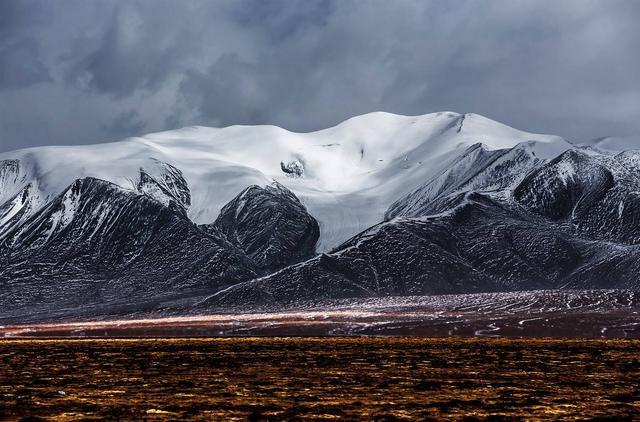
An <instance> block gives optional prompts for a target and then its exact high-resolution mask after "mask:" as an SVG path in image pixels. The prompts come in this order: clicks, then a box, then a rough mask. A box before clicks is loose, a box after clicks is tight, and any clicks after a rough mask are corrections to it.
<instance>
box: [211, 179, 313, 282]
mask: <svg viewBox="0 0 640 422" xmlns="http://www.w3.org/2000/svg"><path fill="white" fill-rule="evenodd" d="M209 230H212V231H213V232H214V233H220V234H222V235H223V236H224V237H225V238H226V239H227V240H228V241H229V242H231V243H233V244H234V245H236V246H237V247H238V248H240V249H241V250H243V251H244V252H245V253H246V254H247V256H248V257H249V258H251V259H252V260H253V261H254V262H255V264H256V266H257V267H258V268H260V269H262V270H263V271H265V272H272V271H276V270H278V269H280V268H283V267H285V266H287V265H290V264H293V263H296V262H299V261H302V260H304V259H308V258H310V257H312V256H313V254H314V250H315V244H316V242H317V240H318V236H319V233H320V229H319V227H318V222H317V221H316V220H315V219H314V218H313V217H312V216H310V215H309V213H308V212H307V210H306V208H305V207H304V205H302V204H301V203H300V201H299V200H298V198H297V197H296V196H295V195H294V194H293V193H292V192H291V191H290V190H288V189H287V188H285V187H284V186H282V185H280V184H278V183H273V184H272V185H270V186H266V187H264V188H261V187H259V186H250V187H248V188H247V189H245V190H244V191H242V193H240V194H239V195H238V196H237V197H235V198H234V199H233V200H232V201H231V202H229V203H228V204H227V205H225V206H224V208H222V211H221V212H220V216H219V217H218V218H217V219H216V221H215V223H213V225H211V226H210V228H209Z"/></svg>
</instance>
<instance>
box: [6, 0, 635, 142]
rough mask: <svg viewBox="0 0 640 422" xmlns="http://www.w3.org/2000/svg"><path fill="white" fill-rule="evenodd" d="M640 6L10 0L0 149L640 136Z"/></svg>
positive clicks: (578, 0)
mask: <svg viewBox="0 0 640 422" xmlns="http://www.w3.org/2000/svg"><path fill="white" fill-rule="evenodd" d="M638 22H640V2H638V1H635V0H613V1H611V0H601V1H590V0H562V1H558V0H553V1H550V0H549V1H546V0H531V1H517V0H488V1H473V0H469V1H460V0H451V1H437V0H433V1H423V0H419V1H410V0H399V1H393V2H391V1H388V0H379V1H376V0H371V1H349V0H335V1H331V0H248V1H197V0H186V1H163V0H148V1H140V0H126V1H125V0H119V1H112V0H109V1H98V0H92V1H86V0H66V1H57V2H56V1H49V0H35V1H34V0H3V1H2V2H0V151H6V150H11V149H16V148H23V147H28V146H36V145H49V144H83V143H94V142H102V141H110V140H116V139H120V138H123V137H126V136H134V135H139V134H142V133H146V132H153V131H159V130H165V129H170V128H176V127H180V126H187V125H195V124H198V125H207V126H226V125H232V124H275V125H278V126H282V127H285V128H287V129H290V130H295V131H308V130H316V129H320V128H324V127H328V126H332V125H334V124H337V123H339V122H340V121H342V120H345V119H347V118H349V117H351V116H353V115H357V114H362V113H367V112H371V111H377V110H384V111H389V112H393V113H400V114H424V113H429V112H434V111H442V110H452V111H458V112H474V113H479V114H483V115H486V116H487V117H490V118H493V119H496V120H499V121H501V122H504V123H506V124H509V125H511V126H514V127H517V128H520V129H524V130H528V131H534V132H544V133H554V134H558V135H562V136H564V137H566V138H567V139H569V140H573V141H585V140H588V139H592V138H597V137H602V136H607V135H613V136H637V135H640V118H639V114H640V113H639V110H640V72H639V71H638V69H640V54H638V51H640V25H638Z"/></svg>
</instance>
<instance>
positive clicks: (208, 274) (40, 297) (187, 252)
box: [0, 178, 255, 312]
mask: <svg viewBox="0 0 640 422" xmlns="http://www.w3.org/2000/svg"><path fill="white" fill-rule="evenodd" d="M0 262H1V263H2V265H1V266H0V285H1V286H2V288H1V289H0V290H1V293H0V298H1V301H2V303H3V305H4V306H3V311H4V312H7V311H9V310H10V309H11V308H13V309H19V308H24V307H25V306H29V308H30V309H34V308H38V307H47V306H50V307H53V308H60V307H62V306H74V305H76V306H77V305H89V304H91V303H95V302H109V301H117V300H132V301H135V299H136V298H141V297H144V298H151V297H153V296H167V295H172V294H176V293H177V292H178V293H179V292H180V291H183V290H188V289H209V290H215V289H219V288H224V287H226V286H229V285H231V284H234V283H237V282H239V281H242V280H246V279H249V278H251V277H253V276H255V271H254V267H253V263H252V262H251V260H249V259H247V258H246V257H245V256H244V254H243V253H242V252H241V251H239V250H238V249H237V248H235V247H234V246H233V245H231V244H230V243H228V242H226V241H225V240H222V239H220V238H217V237H215V236H211V235H208V234H206V233H204V232H203V231H202V230H200V229H198V227H197V226H196V225H195V224H193V223H192V222H190V221H189V220H188V219H187V218H186V216H184V213H183V212H182V210H181V209H180V207H179V206H178V205H175V204H169V205H168V206H166V205H163V204H162V203H161V202H159V201H157V200H155V199H153V198H151V197H149V196H148V195H141V194H138V193H136V192H134V191H129V190H124V189H122V188H120V187H118V186H116V185H114V184H111V183H109V182H105V181H102V180H99V179H93V178H84V179H79V180H77V181H76V182H74V183H73V184H72V185H71V186H70V187H69V188H68V189H67V190H65V191H64V192H63V193H62V194H60V195H59V196H58V197H57V198H56V199H54V200H53V201H52V202H51V203H50V204H48V205H47V206H46V207H45V208H43V209H41V210H40V211H39V212H38V213H36V214H35V215H34V216H33V217H31V218H30V219H28V220H27V221H26V222H25V223H23V224H21V225H20V226H18V227H16V228H15V229H14V230H13V231H12V232H10V233H8V234H7V235H6V236H5V238H4V240H3V243H2V245H0Z"/></svg>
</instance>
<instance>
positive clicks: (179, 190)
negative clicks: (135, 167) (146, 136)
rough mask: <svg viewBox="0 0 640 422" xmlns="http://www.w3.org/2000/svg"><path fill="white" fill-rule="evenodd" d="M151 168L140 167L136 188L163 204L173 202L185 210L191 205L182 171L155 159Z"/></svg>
mask: <svg viewBox="0 0 640 422" xmlns="http://www.w3.org/2000/svg"><path fill="white" fill-rule="evenodd" d="M155 163H156V166H155V168H152V169H144V168H141V169H140V180H138V183H137V186H136V188H137V190H138V192H140V193H144V194H146V195H149V196H151V197H152V198H154V199H156V200H158V201H159V202H161V203H163V204H164V205H169V203H170V202H174V203H175V204H176V205H178V206H179V207H181V208H183V209H184V210H185V211H186V209H187V208H189V206H190V205H191V193H190V192H189V188H188V186H187V182H186V180H184V177H183V176H182V172H181V171H180V170H179V169H177V168H175V167H174V166H172V165H170V164H167V163H163V162H162V161H158V160H155Z"/></svg>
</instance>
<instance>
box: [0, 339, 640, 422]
mask: <svg viewBox="0 0 640 422" xmlns="http://www.w3.org/2000/svg"><path fill="white" fill-rule="evenodd" d="M29 417H30V419H26V420H40V419H39V418H42V419H43V420H105V419H107V420H108V419H111V420H116V419H117V420H145V419H147V420H189V419H192V420H247V419H249V420H283V419H284V420H287V419H293V420H296V419H297V420H314V419H317V420H331V419H347V420H353V419H356V420H375V419H378V420H413V419H429V418H435V419H442V418H460V417H469V418H470V419H468V420H477V419H485V418H489V419H490V420H496V419H497V420H499V419H500V418H503V417H519V418H527V419H529V418H534V419H536V418H548V419H567V420H573V419H576V418H578V419H580V418H583V419H589V418H594V417H610V418H614V419H612V420H621V419H622V420H624V419H625V418H626V419H632V418H633V419H635V418H640V341H636V340H535V339H491V338H483V339H477V338H475V339H464V338H440V339H430V338H418V337H321V338H302V337H291V338H227V339H224V338H217V339H143V340H135V339H120V340H109V339H102V340H69V339H65V340H4V341H1V342H0V419H2V420H5V419H6V420H20V419H22V418H29Z"/></svg>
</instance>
